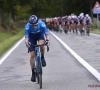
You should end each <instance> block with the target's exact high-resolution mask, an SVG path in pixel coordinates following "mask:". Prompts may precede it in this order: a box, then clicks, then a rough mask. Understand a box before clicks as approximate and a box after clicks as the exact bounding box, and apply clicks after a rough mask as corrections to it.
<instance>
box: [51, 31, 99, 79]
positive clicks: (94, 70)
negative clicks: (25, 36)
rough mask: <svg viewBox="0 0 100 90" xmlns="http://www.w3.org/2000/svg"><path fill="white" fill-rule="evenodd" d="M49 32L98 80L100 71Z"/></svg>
mask: <svg viewBox="0 0 100 90" xmlns="http://www.w3.org/2000/svg"><path fill="white" fill-rule="evenodd" d="M50 33H51V34H52V35H53V36H54V37H55V38H56V39H57V40H58V41H59V42H60V43H61V44H62V45H63V46H64V47H65V48H66V49H67V50H68V51H69V52H70V53H71V54H72V55H73V56H74V57H75V58H76V60H78V61H79V62H80V63H81V64H82V65H83V66H84V67H85V68H86V69H87V70H88V71H89V72H90V73H92V74H93V75H94V76H95V77H96V78H97V80H98V81H100V73H99V72H98V71H97V70H96V69H94V68H93V67H92V66H91V65H89V64H88V63H87V62H86V61H85V60H84V59H82V58H81V57H80V56H79V55H77V54H76V53H75V52H74V51H73V50H72V49H71V48H70V47H69V46H68V45H67V44H65V43H64V42H63V41H62V40H61V39H60V38H58V37H57V36H56V35H55V34H54V33H52V32H51V31H50Z"/></svg>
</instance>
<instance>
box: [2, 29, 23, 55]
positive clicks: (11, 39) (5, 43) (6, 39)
mask: <svg viewBox="0 0 100 90" xmlns="http://www.w3.org/2000/svg"><path fill="white" fill-rule="evenodd" d="M23 36H24V30H23V29H21V30H20V32H18V33H17V34H16V35H12V34H10V33H0V38H1V39H0V56H2V55H3V54H4V53H5V52H6V51H7V50H8V49H9V48H11V47H12V46H13V45H14V44H15V43H16V42H17V41H18V40H20V39H21V38H22V37H23Z"/></svg>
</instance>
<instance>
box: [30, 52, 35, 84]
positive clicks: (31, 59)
mask: <svg viewBox="0 0 100 90" xmlns="http://www.w3.org/2000/svg"><path fill="white" fill-rule="evenodd" d="M30 66H31V69H32V77H31V81H33V82H35V81H36V79H35V72H34V67H35V51H31V52H30Z"/></svg>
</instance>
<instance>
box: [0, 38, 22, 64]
mask: <svg viewBox="0 0 100 90" xmlns="http://www.w3.org/2000/svg"><path fill="white" fill-rule="evenodd" d="M23 40H24V37H23V38H22V39H21V40H19V41H18V42H17V43H16V45H15V46H14V47H13V48H11V49H10V50H9V52H8V53H7V54H5V55H4V56H3V57H2V58H1V59H0V65H1V64H2V63H3V62H4V61H5V59H6V58H7V57H8V56H9V55H10V54H11V53H12V51H13V50H14V49H15V48H17V46H18V45H19V44H20V43H21V42H22V41H23Z"/></svg>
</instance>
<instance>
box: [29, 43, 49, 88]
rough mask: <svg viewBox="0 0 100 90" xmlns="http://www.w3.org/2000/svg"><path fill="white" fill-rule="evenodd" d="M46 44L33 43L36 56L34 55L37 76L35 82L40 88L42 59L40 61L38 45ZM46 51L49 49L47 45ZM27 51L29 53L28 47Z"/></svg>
mask: <svg viewBox="0 0 100 90" xmlns="http://www.w3.org/2000/svg"><path fill="white" fill-rule="evenodd" d="M44 45H46V44H41V45H33V46H35V52H36V56H35V63H36V64H35V68H34V70H35V76H36V78H37V82H38V84H39V86H40V89H41V88H42V73H43V70H42V61H41V51H40V46H44ZM47 51H49V47H48V46H47ZM28 53H29V49H28Z"/></svg>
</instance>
